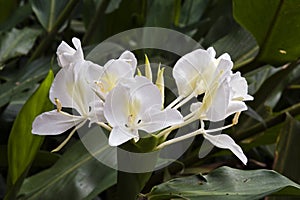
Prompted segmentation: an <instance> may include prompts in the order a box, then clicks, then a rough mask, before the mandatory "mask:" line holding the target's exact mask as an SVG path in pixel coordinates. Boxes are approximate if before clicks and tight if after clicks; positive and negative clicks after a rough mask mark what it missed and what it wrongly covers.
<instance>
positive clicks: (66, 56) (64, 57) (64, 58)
mask: <svg viewBox="0 0 300 200" xmlns="http://www.w3.org/2000/svg"><path fill="white" fill-rule="evenodd" d="M72 42H73V44H74V46H75V48H76V50H75V49H73V48H72V47H70V46H69V45H68V44H67V43H65V42H62V43H61V44H60V45H59V46H58V48H57V51H56V54H57V57H58V58H57V59H58V63H59V65H60V66H61V67H67V66H70V65H71V64H72V63H75V62H78V61H83V60H84V57H83V51H82V48H81V42H80V40H79V39H77V38H73V39H72Z"/></svg>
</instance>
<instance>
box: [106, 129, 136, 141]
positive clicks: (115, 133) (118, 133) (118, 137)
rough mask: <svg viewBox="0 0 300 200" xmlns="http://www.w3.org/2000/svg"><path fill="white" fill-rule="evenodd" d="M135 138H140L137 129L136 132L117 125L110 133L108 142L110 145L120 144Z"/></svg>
mask: <svg viewBox="0 0 300 200" xmlns="http://www.w3.org/2000/svg"><path fill="white" fill-rule="evenodd" d="M133 138H136V139H138V132H137V130H136V131H134V132H129V131H128V130H126V129H124V128H120V127H118V126H116V127H114V128H113V130H112V131H111V132H110V134H109V139H108V143H109V145H110V146H119V145H121V144H123V143H125V142H127V141H129V140H131V139H133Z"/></svg>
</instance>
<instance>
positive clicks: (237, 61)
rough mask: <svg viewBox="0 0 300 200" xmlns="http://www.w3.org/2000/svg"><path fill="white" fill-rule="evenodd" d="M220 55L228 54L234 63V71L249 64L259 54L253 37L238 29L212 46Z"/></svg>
mask: <svg viewBox="0 0 300 200" xmlns="http://www.w3.org/2000/svg"><path fill="white" fill-rule="evenodd" d="M212 46H213V47H214V48H215V49H216V51H217V52H218V55H221V54H223V53H228V54H229V55H230V56H231V59H232V60H233V61H234V69H237V70H238V68H239V67H240V66H243V65H245V64H246V63H249V62H250V61H251V60H253V59H254V58H255V56H256V54H257V51H258V46H257V44H256V42H255V39H254V38H253V36H252V35H251V34H250V33H249V32H247V31H245V30H244V29H243V28H241V27H238V28H235V29H233V30H232V31H231V32H230V33H229V34H227V35H226V36H224V37H222V38H221V39H219V40H218V41H216V42H215V43H214V44H213V45H212Z"/></svg>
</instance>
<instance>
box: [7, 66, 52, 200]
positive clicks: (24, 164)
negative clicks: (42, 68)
mask: <svg viewBox="0 0 300 200" xmlns="http://www.w3.org/2000/svg"><path fill="white" fill-rule="evenodd" d="M53 77H54V75H53V72H52V71H51V70H50V71H49V73H48V76H47V77H46V78H45V80H44V81H43V82H42V84H41V85H40V87H39V88H38V89H37V90H36V92H35V93H34V94H33V95H32V96H31V97H30V98H29V99H28V101H27V102H26V103H25V104H24V106H23V107H22V109H21V111H20V113H19V114H18V116H17V118H16V120H15V121H14V124H13V127H12V130H11V132H10V135H9V139H8V181H7V182H8V184H9V188H8V192H7V193H6V196H5V199H15V197H16V195H17V192H18V190H19V188H20V186H21V184H22V182H23V180H24V178H25V177H26V174H27V172H28V170H29V169H30V166H31V164H32V162H33V160H34V158H35V156H36V154H37V152H38V150H39V148H40V146H41V144H42V142H43V140H44V137H41V136H37V135H33V134H32V133H31V129H32V122H33V120H34V119H35V117H36V116H37V115H39V114H40V113H42V112H44V111H47V110H49V109H51V108H52V107H53V105H52V103H51V102H50V101H49V99H48V92H49V89H50V86H51V83H52V81H53Z"/></svg>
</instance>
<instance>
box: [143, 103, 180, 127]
mask: <svg viewBox="0 0 300 200" xmlns="http://www.w3.org/2000/svg"><path fill="white" fill-rule="evenodd" d="M141 121H142V122H141V126H140V127H139V129H141V130H144V131H146V132H148V133H153V132H155V131H158V130H161V129H163V128H166V127H168V126H172V125H176V124H180V123H182V122H183V117H182V115H181V114H180V112H178V111H177V110H174V109H166V110H163V111H160V110H156V112H155V111H154V110H151V109H150V110H149V111H148V112H147V113H145V114H144V116H143V117H142V119H141Z"/></svg>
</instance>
